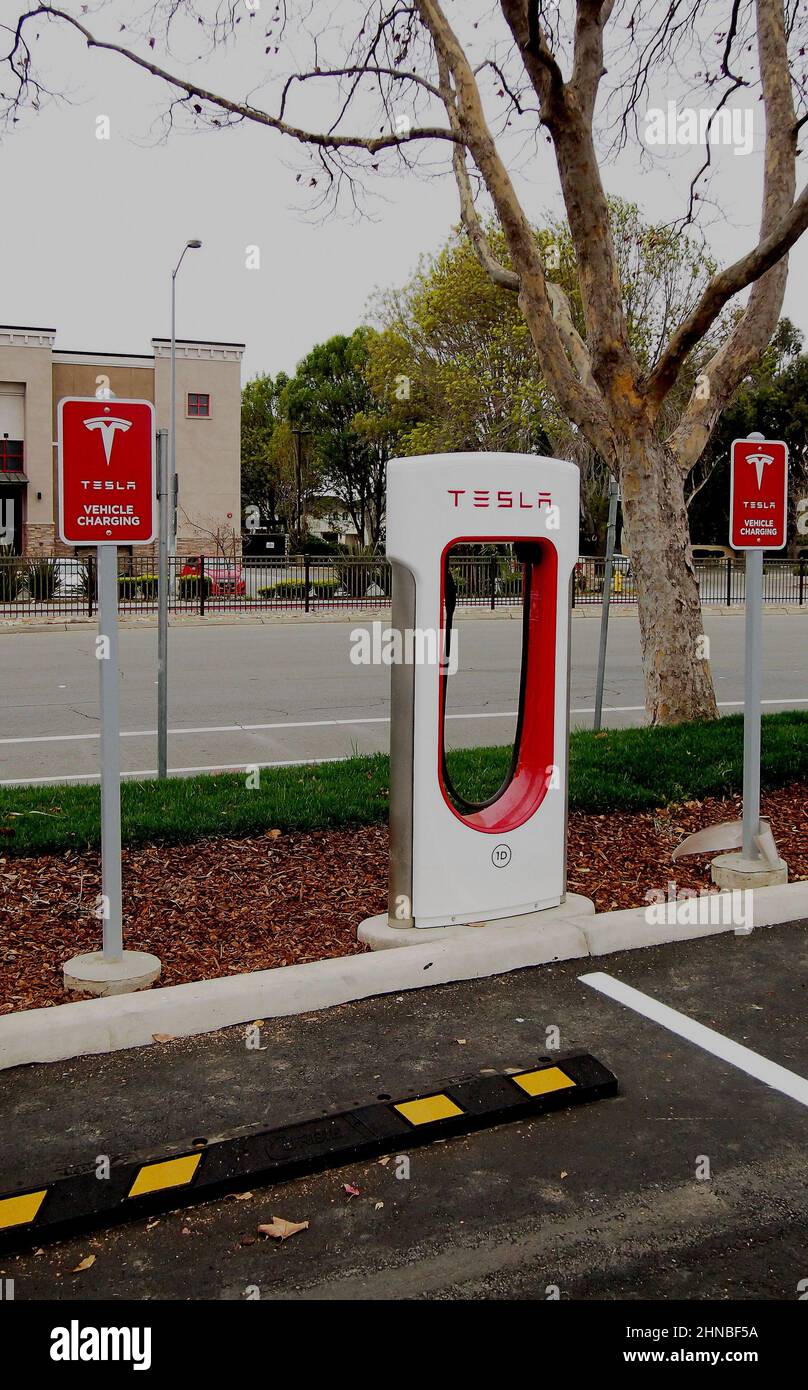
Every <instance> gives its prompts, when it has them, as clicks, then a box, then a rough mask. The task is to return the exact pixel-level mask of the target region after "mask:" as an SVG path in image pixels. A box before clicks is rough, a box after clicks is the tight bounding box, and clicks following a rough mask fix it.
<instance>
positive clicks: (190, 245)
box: [168, 239, 202, 555]
mask: <svg viewBox="0 0 808 1390" xmlns="http://www.w3.org/2000/svg"><path fill="white" fill-rule="evenodd" d="M201 245H202V242H201V241H197V240H196V239H194V240H193V241H186V243H185V245H184V246H183V248H182V255H181V256H180V258H179V260H178V261H177V264H176V265H175V267H174V269H173V271H172V273H171V462H170V467H169V479H168V485H169V490H170V495H171V499H172V513H171V515H172V525H171V527H170V534H169V541H168V546H169V551H170V553H171V554H172V555H173V554H174V552H175V551H176V547H177V537H176V535H175V533H174V526H173V517H174V510H173V499H174V496H175V492H176V487H177V275H178V274H179V269H180V266H181V265H182V262H183V260H184V258H185V252H186V251H198V250H199V249H200V247H201Z"/></svg>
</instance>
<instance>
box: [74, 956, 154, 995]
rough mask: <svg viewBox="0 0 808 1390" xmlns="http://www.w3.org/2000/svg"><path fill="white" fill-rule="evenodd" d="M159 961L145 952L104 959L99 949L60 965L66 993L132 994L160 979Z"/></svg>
mask: <svg viewBox="0 0 808 1390" xmlns="http://www.w3.org/2000/svg"><path fill="white" fill-rule="evenodd" d="M160 970H161V966H160V962H159V960H158V958H157V956H152V955H150V954H149V952H148V951H124V953H123V955H122V957H121V959H120V960H106V959H105V958H104V954H103V952H102V951H92V952H90V953H88V954H87V955H84V956H73V958H72V960H69V961H67V962H66V963H65V965H64V966H63V975H64V983H65V989H66V990H67V992H68V994H99V995H107V994H132V993H133V992H134V991H135V990H138V989H148V987H149V985H153V984H154V982H155V980H159V978H160Z"/></svg>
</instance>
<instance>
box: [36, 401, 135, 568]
mask: <svg viewBox="0 0 808 1390" xmlns="http://www.w3.org/2000/svg"><path fill="white" fill-rule="evenodd" d="M57 443H58V479H59V535H60V536H61V538H62V540H63V541H64V542H65V544H66V545H149V544H150V543H151V542H152V541H153V540H154V538H155V536H156V534H157V526H156V506H155V494H156V478H155V421H154V406H153V405H152V403H151V401H129V400H126V401H125V400H115V401H113V402H111V403H110V404H109V405H101V403H100V402H99V399H98V397H97V396H89V397H80V396H68V397H66V398H65V399H64V400H61V401H60V402H59V411H58V441H57Z"/></svg>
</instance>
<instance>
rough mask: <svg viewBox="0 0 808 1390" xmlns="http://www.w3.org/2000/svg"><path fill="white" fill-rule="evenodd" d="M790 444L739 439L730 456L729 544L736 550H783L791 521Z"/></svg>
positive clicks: (767, 440) (776, 441)
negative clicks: (789, 495)
mask: <svg viewBox="0 0 808 1390" xmlns="http://www.w3.org/2000/svg"><path fill="white" fill-rule="evenodd" d="M787 498H788V447H787V445H785V444H784V443H783V442H782V441H781V440H779V439H778V440H771V439H766V440H760V439H736V440H734V442H733V445H732V455H731V459H730V504H729V543H730V545H731V546H732V547H733V549H734V550H782V548H783V546H784V545H785V543H786V527H787V524H788V510H787Z"/></svg>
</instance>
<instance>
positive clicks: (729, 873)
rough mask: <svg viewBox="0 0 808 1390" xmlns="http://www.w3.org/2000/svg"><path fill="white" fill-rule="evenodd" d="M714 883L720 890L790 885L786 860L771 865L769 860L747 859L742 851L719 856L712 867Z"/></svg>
mask: <svg viewBox="0 0 808 1390" xmlns="http://www.w3.org/2000/svg"><path fill="white" fill-rule="evenodd" d="M710 873H711V875H712V880H713V883H716V884H717V885H718V887H719V888H771V887H773V886H774V885H776V884H779V883H788V865H787V864H786V861H785V859H778V861H777V863H776V864H770V863H769V861H768V860H767V859H745V858H744V856H743V854H742V853H741V851H740V850H738V851H735V852H734V853H731V854H717V855H716V857H715V859H714V860H713V862H712V864H711V866H710Z"/></svg>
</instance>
